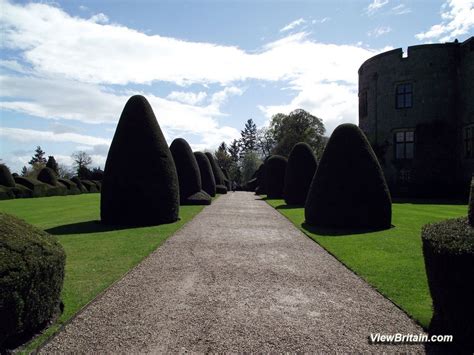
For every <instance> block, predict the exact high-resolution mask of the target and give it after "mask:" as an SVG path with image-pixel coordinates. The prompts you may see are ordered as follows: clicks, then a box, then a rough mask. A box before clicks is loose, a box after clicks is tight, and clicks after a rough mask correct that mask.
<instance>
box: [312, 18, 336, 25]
mask: <svg viewBox="0 0 474 355" xmlns="http://www.w3.org/2000/svg"><path fill="white" fill-rule="evenodd" d="M330 20H331V18H330V17H323V18H322V19H319V20H312V21H311V23H312V24H313V25H314V24H316V23H325V22H327V21H330Z"/></svg>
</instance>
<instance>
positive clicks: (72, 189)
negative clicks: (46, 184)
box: [58, 178, 81, 195]
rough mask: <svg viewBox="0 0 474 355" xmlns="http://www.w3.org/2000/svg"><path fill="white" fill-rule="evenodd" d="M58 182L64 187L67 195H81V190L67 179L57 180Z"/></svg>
mask: <svg viewBox="0 0 474 355" xmlns="http://www.w3.org/2000/svg"><path fill="white" fill-rule="evenodd" d="M58 181H59V182H60V183H61V184H63V185H64V186H66V188H67V194H68V195H78V194H80V193H81V190H79V188H78V187H77V185H76V183H75V182H73V181H72V180H68V179H61V178H60V179H58Z"/></svg>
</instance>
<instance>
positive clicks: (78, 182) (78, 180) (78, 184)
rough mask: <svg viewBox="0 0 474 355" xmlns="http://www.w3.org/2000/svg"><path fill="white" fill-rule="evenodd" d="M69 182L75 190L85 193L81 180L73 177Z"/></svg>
mask: <svg viewBox="0 0 474 355" xmlns="http://www.w3.org/2000/svg"><path fill="white" fill-rule="evenodd" d="M71 181H72V182H73V183H75V184H76V186H77V188H78V189H79V190H80V191H81V193H87V192H89V191H87V188H86V187H85V186H84V185H83V184H82V182H81V180H80V179H79V178H78V177H77V176H74V177H73V178H72V179H71Z"/></svg>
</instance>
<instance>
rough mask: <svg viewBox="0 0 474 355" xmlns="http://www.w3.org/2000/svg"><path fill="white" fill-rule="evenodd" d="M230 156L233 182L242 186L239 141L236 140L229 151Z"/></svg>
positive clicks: (230, 173) (230, 170)
mask: <svg viewBox="0 0 474 355" xmlns="http://www.w3.org/2000/svg"><path fill="white" fill-rule="evenodd" d="M227 150H228V152H229V155H230V166H229V176H230V179H231V180H232V181H235V182H236V183H237V184H240V183H241V181H242V173H241V171H240V166H239V162H240V146H239V141H238V140H237V139H234V140H233V141H232V143H231V144H230V146H229V148H228V149H227Z"/></svg>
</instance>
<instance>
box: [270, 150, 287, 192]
mask: <svg viewBox="0 0 474 355" xmlns="http://www.w3.org/2000/svg"><path fill="white" fill-rule="evenodd" d="M286 164H287V159H286V158H285V157H282V156H281V155H272V156H271V157H270V158H268V160H267V161H266V163H265V165H266V168H265V183H266V190H267V197H268V198H282V197H283V188H284V185H285V171H286Z"/></svg>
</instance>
